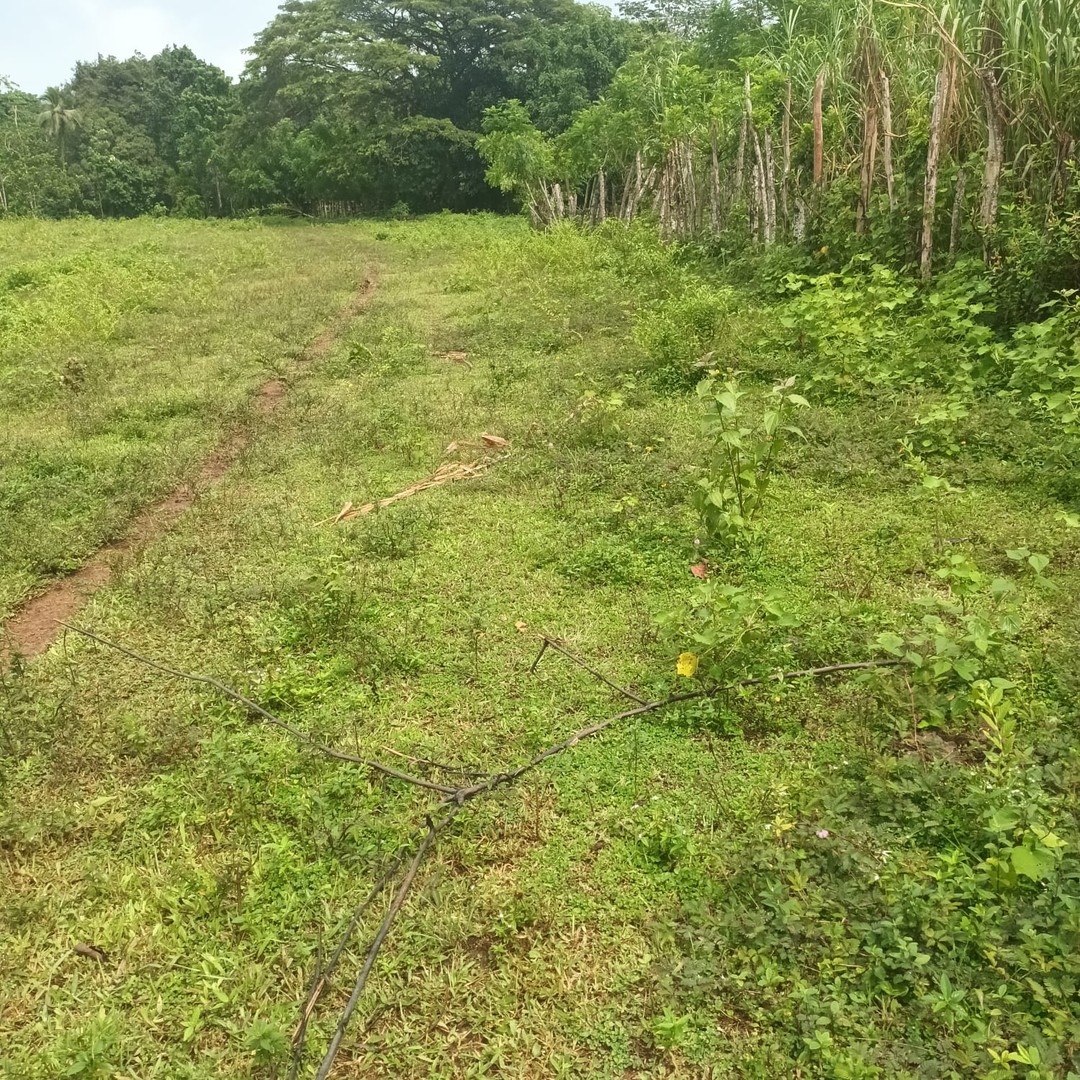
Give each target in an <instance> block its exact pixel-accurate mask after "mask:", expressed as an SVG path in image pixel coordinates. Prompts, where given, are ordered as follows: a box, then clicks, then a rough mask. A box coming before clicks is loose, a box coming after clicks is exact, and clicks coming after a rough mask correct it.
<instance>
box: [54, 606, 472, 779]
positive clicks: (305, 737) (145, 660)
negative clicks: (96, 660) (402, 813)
mask: <svg viewBox="0 0 1080 1080" xmlns="http://www.w3.org/2000/svg"><path fill="white" fill-rule="evenodd" d="M60 625H61V626H62V627H64V629H66V630H72V631H74V632H75V633H76V634H82V635H83V637H86V638H89V639H90V640H91V641H96V642H98V644H100V645H104V646H106V648H109V649H113V650H115V651H116V652H118V653H122V654H123V655H124V656H129V657H131V659H132V660H137V661H138V662H139V663H140V664H145V665H146V667H148V668H152V669H153V670H154V671H160V672H162V673H163V674H165V675H171V676H173V678H176V679H186V680H187V681H188V682H193V683H202V684H203V685H204V686H209V687H212V688H213V689H214V690H216V691H217V692H218V693H219V694H224V695H225V697H227V698H230V699H231V700H233V701H235V702H237V704H240V705H243V706H244V707H245V708H246V709H247V710H248V711H249V712H252V713H254V714H255V715H256V716H259V717H261V718H262V719H263V720H265V721H267V723H270V724H273V725H274V726H275V727H279V728H281V730H282V731H287V732H288V733H289V734H290V735H292V736H293V738H296V739H299V740H300V741H301V742H303V743H306V744H307V745H308V746H310V747H311V748H312V749H313V750H316V751H318V752H319V753H320V754H323V755H325V756H326V757H329V758H333V759H334V760H336V761H347V762H349V763H350V764H352V765H363V766H365V767H366V768H368V769H373V770H374V771H375V772H378V773H382V774H383V775H384V776H389V777H392V778H393V779H394V780H402V781H404V782H405V783H407V784H413V785H414V786H415V787H421V788H426V789H427V790H428V791H437V792H439V793H440V794H442V795H454V794H455V793H456V792H457V791H458V790H459V789H458V788H454V787H450V786H449V785H448V784H436V783H435V782H434V781H433V780H425V779H423V777H420V776H411V775H410V774H409V773H406V772H401V770H400V769H395V768H393V767H392V766H390V765H384V764H383V763H382V762H381V761H370V760H368V759H367V758H362V757H356V756H354V755H353V754H346V753H344V752H343V751H341V750H335V749H334V748H333V747H332V746H327V745H326V744H325V743H321V742H319V740H318V739H314V738H312V737H311V736H310V735H309V734H308V733H307V732H306V731H302V730H301V729H300V728H298V727H296V726H295V725H293V724H290V723H289V722H288V721H287V720H282V719H280V718H279V717H277V716H275V715H274V714H273V713H271V712H268V711H267V710H266V709H264V708H263V707H262V706H261V705H258V704H256V703H255V702H254V701H252V700H251V699H250V698H247V697H244V695H243V694H241V693H239V692H238V691H236V690H233V689H232V688H231V687H229V686H226V685H225V684H224V683H222V682H218V680H217V679H213V678H211V677H210V676H209V675H193V674H191V673H190V672H187V671H181V670H179V668H173V667H169V666H168V665H167V664H161V663H158V661H156V660H151V659H150V658H149V657H148V656H143V655H142V654H141V653H137V652H135V650H134V649H129V648H126V647H125V646H123V645H118V644H117V643H116V642H115V641H109V639H108V638H104V637H102V636H101V635H100V634H95V633H94V632H93V631H92V630H85V629H83V628H82V627H81V626H74V625H72V624H71V623H66V622H61V623H60Z"/></svg>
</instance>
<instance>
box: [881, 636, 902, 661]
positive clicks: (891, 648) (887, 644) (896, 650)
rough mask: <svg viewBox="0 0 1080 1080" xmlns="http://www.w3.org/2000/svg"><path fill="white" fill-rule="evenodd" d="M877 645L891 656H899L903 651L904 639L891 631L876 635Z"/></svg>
mask: <svg viewBox="0 0 1080 1080" xmlns="http://www.w3.org/2000/svg"><path fill="white" fill-rule="evenodd" d="M877 643H878V645H879V646H881V648H883V649H884V650H885V651H886V652H887V653H889V654H890V655H891V656H900V655H901V654H902V653H903V651H904V639H903V638H902V637H901V636H900V635H899V634H894V633H892V632H891V631H886V632H885V633H884V634H878V638H877Z"/></svg>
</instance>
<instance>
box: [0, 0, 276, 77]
mask: <svg viewBox="0 0 1080 1080" xmlns="http://www.w3.org/2000/svg"><path fill="white" fill-rule="evenodd" d="M279 2H280V0H144V2H142V3H139V2H134V3H133V2H130V0H44V2H39V3H37V4H28V3H26V0H0V76H6V77H7V78H9V79H12V80H13V81H14V82H16V83H18V85H19V86H20V87H21V88H22V89H23V90H27V91H30V92H31V93H35V94H38V93H41V92H42V91H44V89H45V88H46V87H47V86H53V85H56V84H58V83H62V82H64V81H66V80H67V78H68V77H69V76H70V75H71V71H72V69H73V68H74V66H75V61H76V60H93V59H95V58H96V57H97V55H98V53H101V54H102V55H104V56H110V55H111V56H116V57H119V58H121V59H123V58H124V57H128V56H130V55H131V54H132V53H134V52H141V53H143V54H144V55H145V56H152V55H153V54H154V53H156V52H160V51H161V49H162V48H164V47H165V46H166V45H189V46H190V47H191V48H192V49H194V50H195V52H196V53H197V54H198V55H199V56H200V57H201V58H202V59H203V60H208V61H209V62H210V63H211V64H217V66H218V67H221V68H224V69H225V71H226V72H227V73H228V74H229V75H232V76H234V77H235V76H237V75H239V74H240V69H241V68H242V67H243V66H244V59H245V57H244V55H243V53H242V51H241V50H242V49H244V48H246V47H247V46H248V45H250V44H251V43H252V41H253V40H254V39H255V35H256V34H257V33H258V32H259V31H260V30H261V29H262V28H263V27H264V26H265V25H266V24H267V23H268V22H269V21H270V20H271V19H272V18H273V17H274V15H275V13H276V12H277V9H278V3H279Z"/></svg>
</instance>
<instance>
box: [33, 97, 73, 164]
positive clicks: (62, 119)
mask: <svg viewBox="0 0 1080 1080" xmlns="http://www.w3.org/2000/svg"><path fill="white" fill-rule="evenodd" d="M43 100H44V104H45V108H44V109H42V111H41V112H40V113H38V122H39V123H40V124H41V126H42V127H43V128H44V129H45V131H46V133H47V134H48V135H49V137H50V138H53V139H55V140H56V144H57V146H58V147H59V148H60V162H61V164H62V165H64V167H65V168H66V167H67V161H66V160H65V150H66V148H67V141H68V139H69V138H70V137H71V134H72V132H74V131H75V129H76V128H78V127H81V126H82V117H81V116H80V114H79V110H78V109H69V108H68V107H67V105H66V104H65V102H64V97H63V94H61V93H60V89H59V87H56V86H50V87H49V89H48V90H46V91H45V97H44V99H43Z"/></svg>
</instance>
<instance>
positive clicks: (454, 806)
mask: <svg viewBox="0 0 1080 1080" xmlns="http://www.w3.org/2000/svg"><path fill="white" fill-rule="evenodd" d="M548 648H554V649H556V651H558V652H561V653H563V655H565V656H567V657H568V658H569V659H571V660H573V661H574V662H575V663H579V664H581V666H583V667H584V668H585V670H587V671H589V672H590V674H592V675H594V676H595V677H596V678H598V679H600V680H601V681H602V682H604V683H606V684H607V685H608V686H611V687H613V688H614V689H616V690H618V692H619V693H621V694H624V695H629V691H626V690H623V689H622V688H621V687H619V686H618V685H617V684H616V683H614V682H613V681H612V680H610V679H608V678H607V677H606V676H604V675H601V674H600V673H599V672H597V671H594V670H593V669H592V668H591V667H588V665H586V664H585V663H584V662H583V661H581V660H580V658H578V657H576V656H574V655H573V654H572V653H571V652H569V651H568V650H567V649H565V648H563V647H562V646H561V645H559V644H558V643H557V642H555V641H554V640H552V639H551V638H548V637H546V636H545V638H544V645H543V647H542V648H541V650H540V655H539V656H538V657H537V659H536V661H534V663H533V667H532V669H531V670H535V668H536V664H537V663H539V661H540V657H541V656H543V654H544V651H545V650H546V649H548ZM901 663H902V661H900V660H892V659H890V660H865V661H860V662H857V663H849V664H828V665H826V666H824V667H816V668H803V669H802V670H800V671H788V672H783V673H778V674H776V675H765V676H759V677H757V678H753V679H740V680H739V681H738V682H734V683H728V684H725V685H722V686H712V687H706V688H704V689H702V690H695V691H691V692H689V693H685V694H672V695H671V696H669V697H666V698H662V699H661V700H659V701H648V702H642V703H641V704H640V705H638V706H637V707H636V708H633V709H626V710H625V711H623V712H621V713H617V714H616V715H615V716H610V717H608V719H606V720H601V721H600V722H599V723H596V724H590V725H589V726H588V727H584V728H581V729H579V730H578V731H575V732H574V733H573V734H572V735H570V736H569V737H568V738H566V739H563V740H562V741H561V742H558V743H556V744H555V745H554V746H549V747H548V748H547V749H546V750H543V751H541V752H540V753H539V754H536V755H535V756H534V757H532V758H530V759H529V760H528V761H527V762H525V763H524V764H523V765H520V766H518V768H516V769H511V770H509V771H507V772H503V773H499V774H497V775H492V776H490V777H488V778H487V779H486V780H484V781H482V782H480V783H476V784H472V785H470V786H467V787H461V788H458V790H457V791H456V792H454V793H453V794H452V795H447V796H445V798H444V799H443V801H442V804H441V805H442V806H443V807H444V808H445V809H446V812H445V813H444V814H443V816H442V817H441V818H439V819H438V821H435V822H433V821H432V820H431V818H430V816H429V817H428V818H427V827H426V831H425V833H424V837H423V840H422V841H421V842H420V844H419V846H418V847H417V849H416V852H415V853H414V855H413V859H412V862H411V863H410V864H409V869H408V871H407V873H406V875H405V877H404V878H403V880H402V882H401V885H400V886H399V887H398V891H397V893H396V894H395V895H394V899H393V901H392V902H391V904H390V907H389V908H388V909H387V911H386V914H385V915H384V916H383V918H382V921H381V922H380V923H379V928H378V930H377V931H376V933H375V936H374V937H373V938H372V940H371V943H370V944H369V945H368V949H367V952H366V953H365V955H364V963H363V966H362V967H361V969H360V973H359V975H358V976H357V979H356V983H355V984H354V986H353V990H352V994H351V995H350V996H349V1000H348V1003H347V1004H346V1005H345V1008H344V1010H343V1011H342V1014H341V1016H340V1018H339V1019H338V1022H337V1026H336V1027H335V1029H334V1034H333V1037H332V1038H331V1041H330V1045H329V1047H328V1048H327V1051H326V1054H325V1056H324V1057H323V1060H322V1063H321V1065H320V1066H319V1071H318V1073H316V1076H315V1080H326V1078H327V1077H328V1076H329V1075H330V1071H331V1069H332V1068H333V1066H334V1061H335V1059H336V1058H337V1054H338V1051H339V1050H340V1048H341V1043H342V1040H343V1039H344V1037H345V1031H346V1029H347V1028H348V1026H349V1021H350V1020H351V1019H352V1016H353V1013H355V1012H356V1008H357V1005H358V1004H359V1001H360V997H361V995H362V994H363V992H364V988H365V987H366V986H367V982H368V979H369V978H370V976H371V971H372V968H373V967H374V964H375V961H376V959H377V958H378V955H379V952H380V950H381V949H382V946H383V943H384V942H385V941H386V938H387V935H388V934H389V932H390V928H391V926H392V925H393V922H394V920H395V919H396V918H397V915H398V913H399V912H400V911H401V908H402V905H403V904H404V902H405V899H406V897H407V896H408V894H409V890H410V889H411V888H412V884H413V881H414V879H415V878H416V874H417V871H418V870H419V868H420V864H421V863H422V862H423V860H424V856H425V855H426V854H427V852H428V851H429V849H430V848H431V846H432V845H433V844H434V842H435V840H436V839H437V837H438V836H439V834H440V833H442V832H443V831H444V830H445V829H447V828H448V827H449V826H450V825H451V824H452V823H453V821H454V818H455V817H456V816H457V814H458V813H459V812H460V811H461V810H462V809H464V807H465V804H466V803H468V802H471V801H472V800H473V799H475V798H476V797H477V796H479V795H482V794H483V793H484V792H488V791H494V790H495V788H498V787H502V786H503V785H505V784H510V783H513V782H514V781H515V780H518V779H519V778H520V777H522V776H524V775H525V774H526V773H527V772H530V771H532V770H533V769H535V768H536V767H537V766H538V765H540V764H542V763H543V762H544V761H547V760H548V758H552V757H555V756H556V755H557V754H561V753H562V752H563V751H565V750H569V749H570V748H571V747H572V746H576V745H577V744H578V743H579V742H581V741H582V740H583V739H588V738H591V737H592V736H593V735H599V734H600V733H601V732H603V731H606V730H607V729H608V728H610V727H612V726H613V725H615V724H617V723H619V722H620V721H621V720H629V719H631V718H632V717H635V716H644V715H645V714H646V713H651V712H657V711H658V710H660V709H664V708H667V707H668V706H671V705H677V704H681V703H682V702H686V701H695V700H701V699H704V698H712V697H717V696H719V695H720V694H723V693H728V692H730V691H732V690H738V689H741V688H744V687H748V686H761V685H763V684H765V683H774V682H775V683H782V682H787V681H789V680H792V679H808V678H820V677H822V676H824V675H834V674H839V673H841V672H848V671H867V670H871V669H873V668H886V667H896V666H897V665H899V664H901ZM629 696H634V695H629ZM635 700H640V699H637V698H636V697H635ZM417 835H419V833H415V834H414V835H413V839H414V840H415V838H416V836H417ZM406 850H408V846H406V847H405V848H403V849H402V851H401V852H400V853H399V854H398V856H397V858H396V859H395V862H394V863H393V865H392V866H391V868H390V870H388V871H387V873H385V874H384V875H383V877H382V878H381V879H380V880H379V882H378V883H377V884H376V886H375V888H374V889H373V890H372V892H371V893H370V894H369V895H368V898H367V899H366V900H365V901H364V903H363V904H362V905H361V907H360V909H359V911H358V914H357V915H355V916H354V917H353V919H352V920H350V923H349V927H348V929H347V930H346V933H345V936H344V937H343V939H342V941H341V942H340V943H339V944H338V948H337V950H336V951H335V966H336V958H338V957H340V955H341V953H342V952H343V951H344V949H345V947H346V945H347V943H348V940H349V939H350V938H351V936H352V933H353V932H354V930H355V928H356V924H357V922H358V921H359V918H360V914H362V912H364V911H366V910H367V908H368V907H369V906H370V905H371V903H372V902H373V900H374V899H375V897H376V896H378V894H379V893H380V892H382V890H383V889H384V888H385V887H386V885H387V883H388V881H389V878H390V877H391V876H392V874H393V872H394V871H396V869H397V868H398V867H399V866H400V865H401V864H402V862H403V861H404V858H405V851H406ZM328 978H329V973H327V974H326V975H324V976H323V978H322V979H321V980H319V983H318V988H317V989H318V993H321V992H322V990H323V988H324V987H325V986H326V984H327V980H328ZM318 993H314V992H313V995H312V996H309V998H308V1001H307V1004H306V1005H305V1008H304V1011H303V1014H302V1019H301V1025H302V1027H301V1028H298V1031H306V1027H307V1022H308V1019H309V1018H310V1016H311V1012H312V1011H313V1009H314V1007H315V1002H316V1001H317V999H318ZM295 1048H296V1043H295V1042H294V1049H295ZM299 1052H302V1051H297V1056H294V1065H293V1068H294V1073H293V1076H295V1070H296V1068H298V1066H299V1056H298V1055H299Z"/></svg>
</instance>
